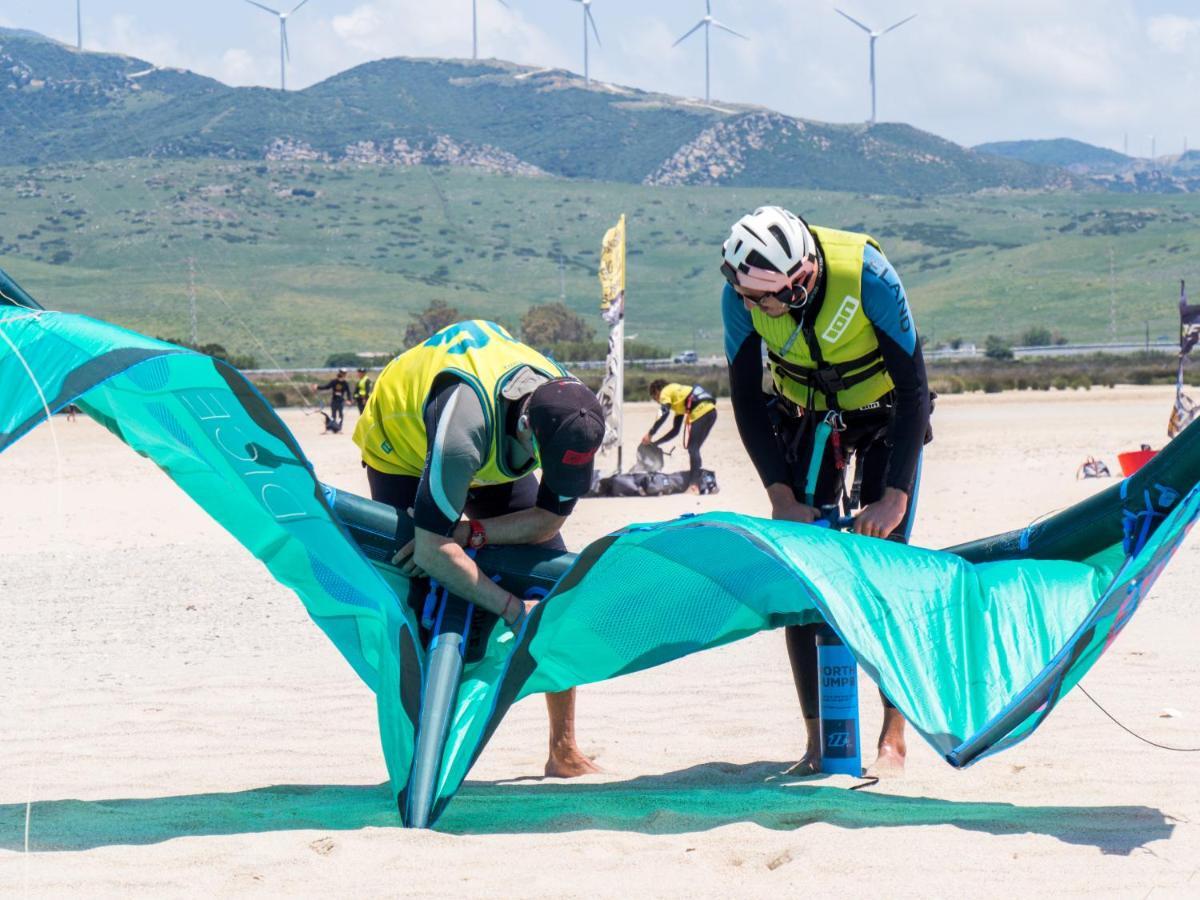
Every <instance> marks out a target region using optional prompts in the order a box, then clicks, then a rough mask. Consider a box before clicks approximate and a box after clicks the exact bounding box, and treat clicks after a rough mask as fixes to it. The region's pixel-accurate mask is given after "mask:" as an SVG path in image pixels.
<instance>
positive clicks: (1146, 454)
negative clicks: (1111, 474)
mask: <svg viewBox="0 0 1200 900" xmlns="http://www.w3.org/2000/svg"><path fill="white" fill-rule="evenodd" d="M1157 453H1158V451H1157V450H1150V449H1145V450H1129V451H1128V452H1126V453H1118V454H1117V462H1119V463H1120V464H1121V473H1122V474H1123V475H1124V476H1125V477H1126V478H1128V477H1129V476H1130V475H1132V474H1133V473H1134V472H1136V471H1137V470H1138V469H1140V468H1141V467H1142V466H1144V465H1145V464H1146V463H1148V462H1150V460H1152V459H1154V457H1155V455H1156V454H1157Z"/></svg>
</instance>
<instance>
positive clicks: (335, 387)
mask: <svg viewBox="0 0 1200 900" xmlns="http://www.w3.org/2000/svg"><path fill="white" fill-rule="evenodd" d="M313 390H314V391H329V418H330V420H331V421H332V422H333V423H335V424H336V425H337V427H336V428H333V427H327V428H326V430H327V431H334V432H337V431H341V430H342V417H343V415H344V411H345V408H346V401H347V400H349V399H350V382H349V381H347V380H346V370H345V369H338V370H337V374H336V375H335V376H333V378H331V379H329V381H327V382H325V383H324V384H314V385H313Z"/></svg>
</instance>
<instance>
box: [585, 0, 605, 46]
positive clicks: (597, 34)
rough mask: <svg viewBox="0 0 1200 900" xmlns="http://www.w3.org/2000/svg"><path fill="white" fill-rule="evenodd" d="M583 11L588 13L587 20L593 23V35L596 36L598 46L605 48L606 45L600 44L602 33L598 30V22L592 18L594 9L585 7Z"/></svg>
mask: <svg viewBox="0 0 1200 900" xmlns="http://www.w3.org/2000/svg"><path fill="white" fill-rule="evenodd" d="M583 9H584V11H585V12H586V13H587V20H588V21H589V22H591V23H592V34H594V35H595V36H596V46H597V47H603V46H604V45H603V44H601V43H600V32H599V31H598V30H597V29H596V20H595V19H593V18H592V8H591V7H590V6H585V7H584V8H583Z"/></svg>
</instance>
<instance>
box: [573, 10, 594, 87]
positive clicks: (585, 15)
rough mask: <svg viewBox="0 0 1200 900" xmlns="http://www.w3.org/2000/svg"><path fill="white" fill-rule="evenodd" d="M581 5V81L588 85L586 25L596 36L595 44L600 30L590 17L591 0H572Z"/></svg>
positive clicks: (590, 77)
mask: <svg viewBox="0 0 1200 900" xmlns="http://www.w3.org/2000/svg"><path fill="white" fill-rule="evenodd" d="M573 2H575V3H578V4H579V5H580V6H581V7H583V83H584V86H585V87H586V86H590V85H591V83H592V76H591V72H590V71H589V69H588V25H589V24H590V25H591V26H592V34H594V35H595V36H596V46H597V47H599V46H601V44H600V30H599V29H598V28H597V27H596V20H595V19H593V18H592V0H573Z"/></svg>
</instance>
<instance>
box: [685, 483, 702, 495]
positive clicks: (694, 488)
mask: <svg viewBox="0 0 1200 900" xmlns="http://www.w3.org/2000/svg"><path fill="white" fill-rule="evenodd" d="M687 492H688V493H689V494H698V493H700V485H698V484H689V485H688V489H687Z"/></svg>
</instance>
